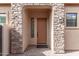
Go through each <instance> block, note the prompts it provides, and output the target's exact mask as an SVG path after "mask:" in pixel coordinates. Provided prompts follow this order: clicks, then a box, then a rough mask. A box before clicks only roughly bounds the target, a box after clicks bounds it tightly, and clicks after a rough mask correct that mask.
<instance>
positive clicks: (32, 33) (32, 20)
mask: <svg viewBox="0 0 79 59" xmlns="http://www.w3.org/2000/svg"><path fill="white" fill-rule="evenodd" d="M31 37H32V38H34V18H33V17H32V18H31Z"/></svg>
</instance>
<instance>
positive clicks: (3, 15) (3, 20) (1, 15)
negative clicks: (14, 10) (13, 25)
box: [0, 13, 6, 23]
mask: <svg viewBox="0 0 79 59" xmlns="http://www.w3.org/2000/svg"><path fill="white" fill-rule="evenodd" d="M0 23H6V13H0Z"/></svg>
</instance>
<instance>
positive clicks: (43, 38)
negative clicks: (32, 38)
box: [37, 18, 47, 45]
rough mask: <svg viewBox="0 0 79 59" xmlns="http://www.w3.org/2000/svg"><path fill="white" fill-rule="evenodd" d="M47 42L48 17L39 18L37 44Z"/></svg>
mask: <svg viewBox="0 0 79 59" xmlns="http://www.w3.org/2000/svg"><path fill="white" fill-rule="evenodd" d="M38 44H47V19H46V18H37V45H38Z"/></svg>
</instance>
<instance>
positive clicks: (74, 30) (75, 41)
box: [65, 6, 79, 50]
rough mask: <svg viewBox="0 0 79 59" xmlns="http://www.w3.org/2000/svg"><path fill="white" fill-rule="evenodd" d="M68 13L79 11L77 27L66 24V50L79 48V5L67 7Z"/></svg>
mask: <svg viewBox="0 0 79 59" xmlns="http://www.w3.org/2000/svg"><path fill="white" fill-rule="evenodd" d="M66 13H77V27H66V26H65V50H79V7H78V6H74V7H73V6H72V7H65V14H66ZM65 22H66V18H65ZM65 25H66V23H65Z"/></svg>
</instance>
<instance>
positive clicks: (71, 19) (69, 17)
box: [66, 13, 77, 27]
mask: <svg viewBox="0 0 79 59" xmlns="http://www.w3.org/2000/svg"><path fill="white" fill-rule="evenodd" d="M66 26H67V27H76V26H77V13H67V14H66Z"/></svg>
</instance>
